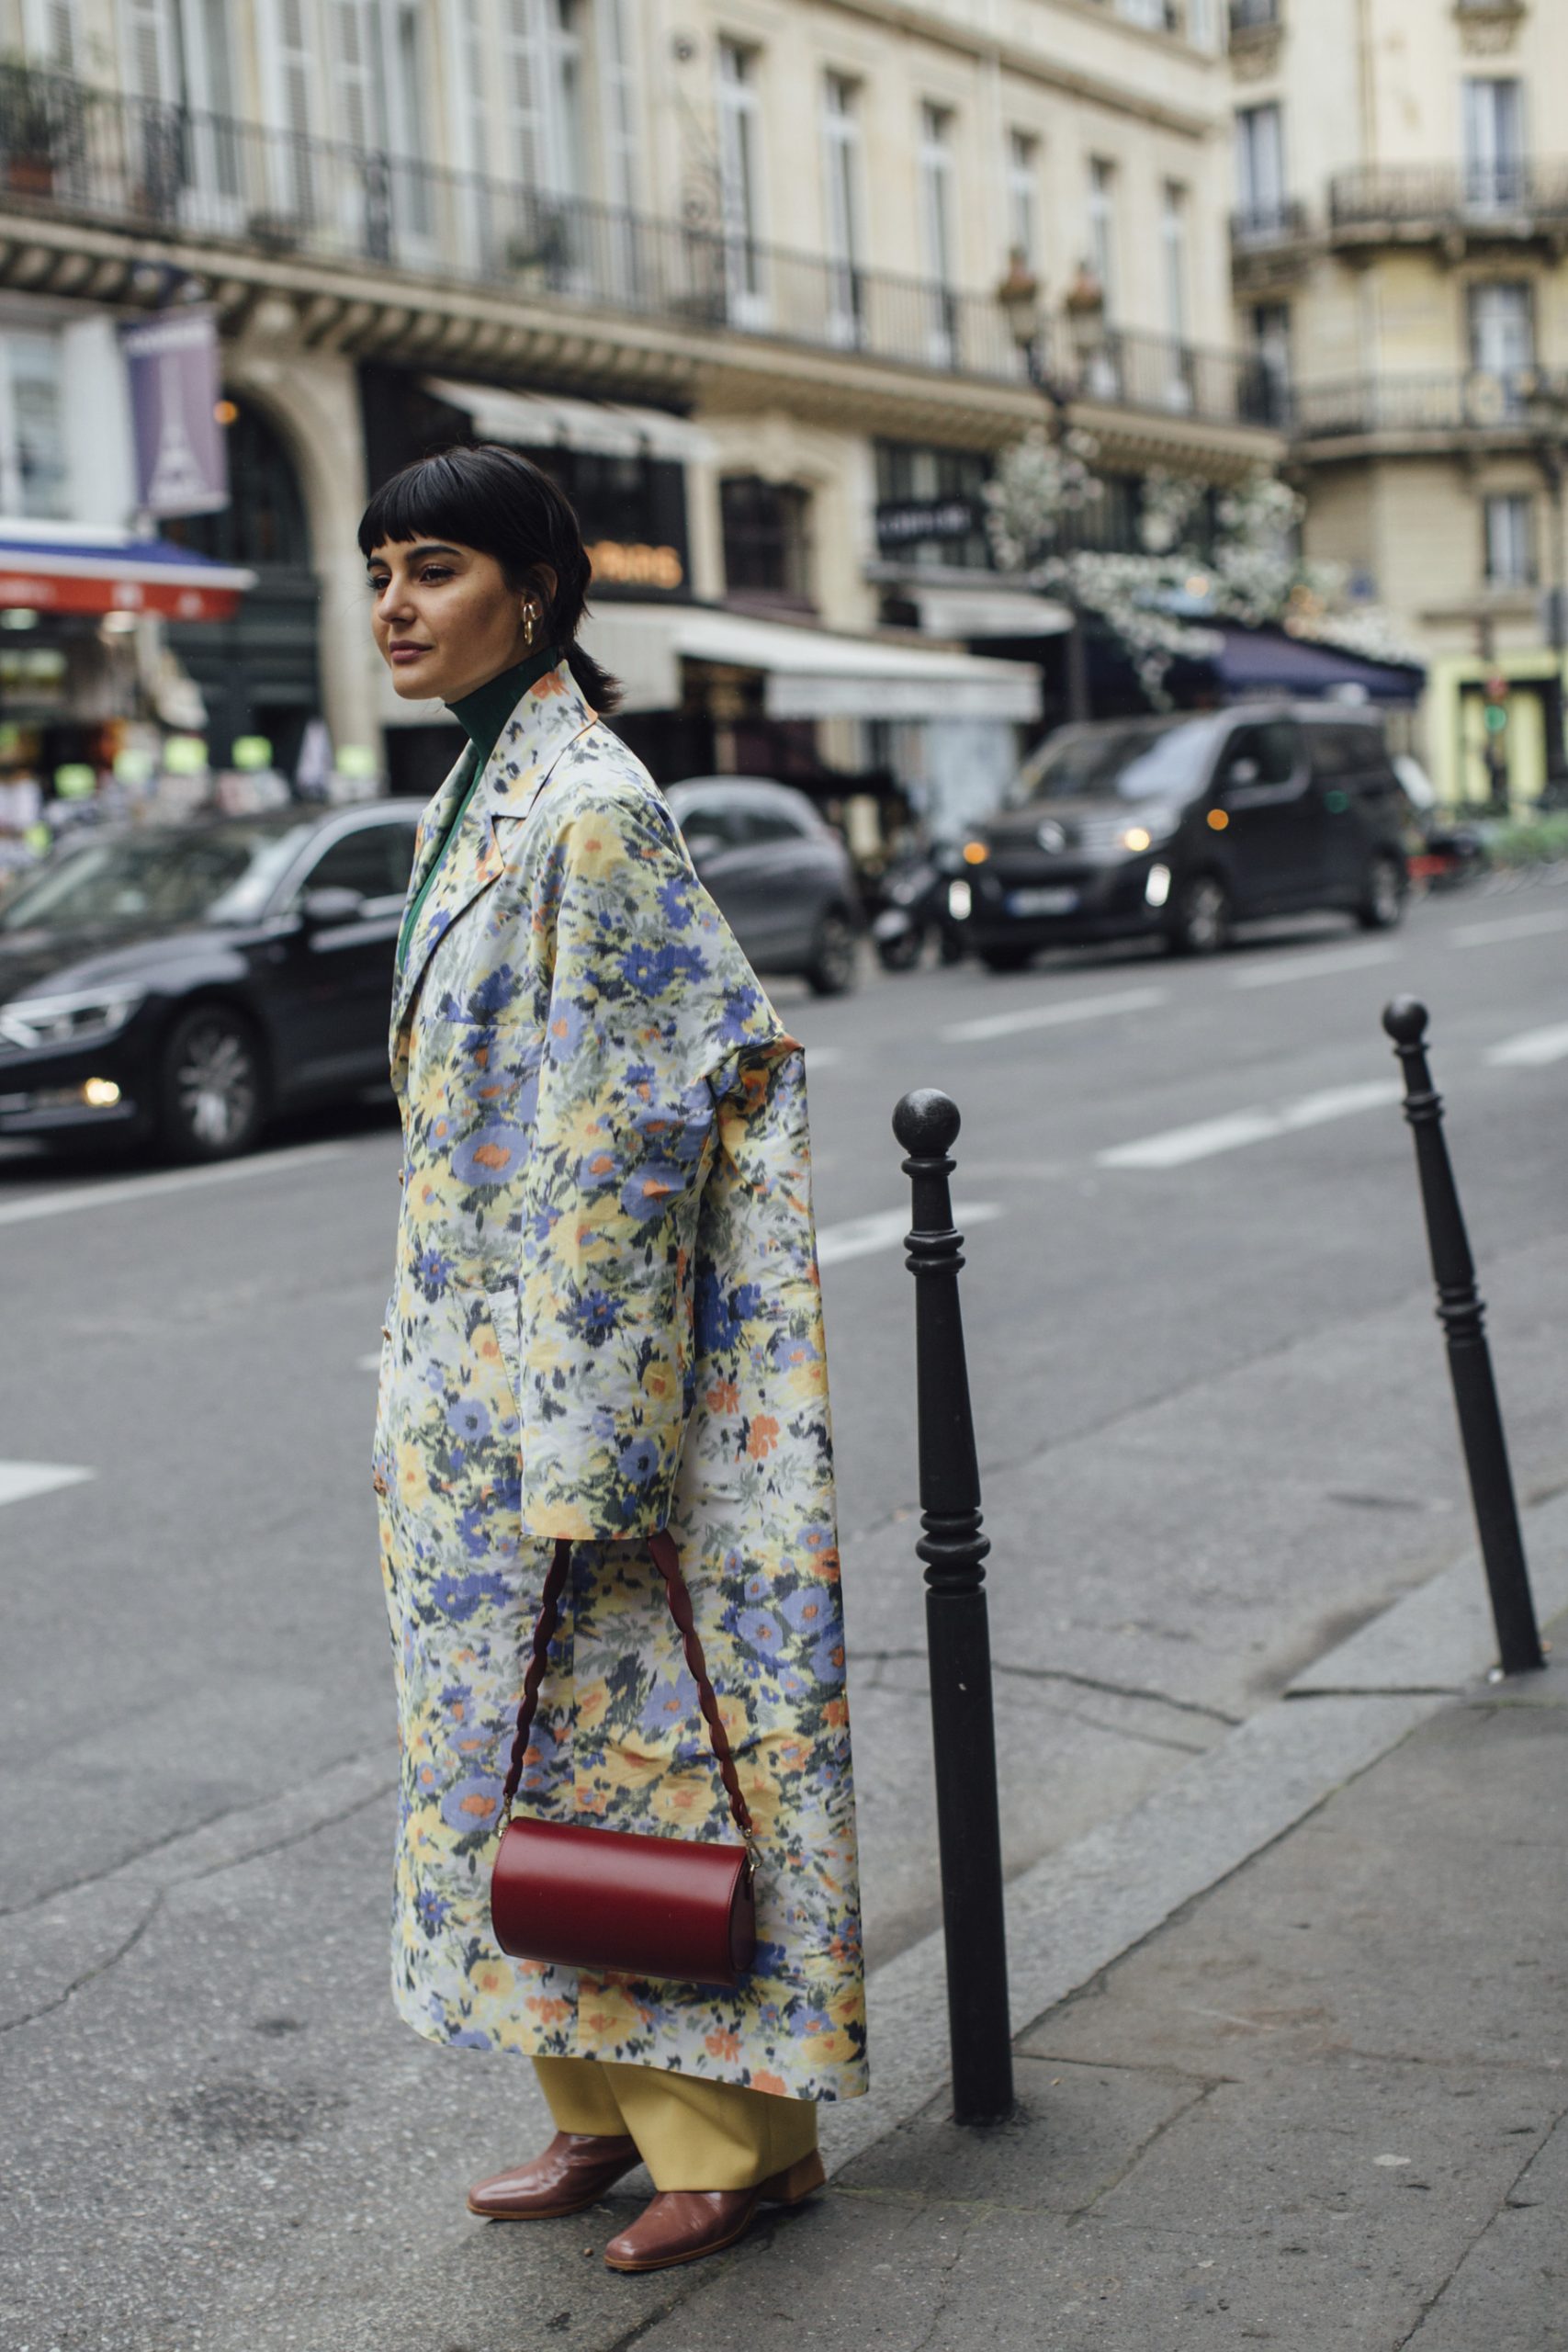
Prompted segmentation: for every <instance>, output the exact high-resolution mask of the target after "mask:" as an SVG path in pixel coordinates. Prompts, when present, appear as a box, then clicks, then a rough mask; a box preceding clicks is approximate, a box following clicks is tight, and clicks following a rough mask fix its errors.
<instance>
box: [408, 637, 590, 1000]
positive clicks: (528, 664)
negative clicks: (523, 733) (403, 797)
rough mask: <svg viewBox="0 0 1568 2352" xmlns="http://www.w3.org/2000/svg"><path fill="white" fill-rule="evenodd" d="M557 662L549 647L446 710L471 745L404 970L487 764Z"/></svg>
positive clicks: (418, 898)
mask: <svg viewBox="0 0 1568 2352" xmlns="http://www.w3.org/2000/svg"><path fill="white" fill-rule="evenodd" d="M559 660H560V648H559V646H558V645H547V646H545V647H543V648H542V649H541V650H540V651H539V652H537V653H531V654H529V656H528V658H527V660H526V661H525V662H513V665H512V667H511V669H510V670H502V672H501V673H500V675H499V676H498V677H494V678H491V679H490V680H488V681H487V683H486V684H484V685H482V686H476V687H475V688H474V691H473V693H472V694H471V695H463V696H462V698H461V699H460V700H459V701H457V702H449V703H448V704H447V706H446V707H447V709H448V710H449V711H450V712H451V714H452V716H453V718H455V719H456V720H457V723H458V725H459V726H460V727H461V728H462V729H463V732H464V733H465V734H466V735H467V737H468V749H467V751H466V752H464V753H463V762H464V765H463V767H462V770H461V771H460V773H459V775H458V778H457V782H458V785H459V786H460V787H462V788H463V789H462V797H461V798H460V799H459V800H458V802H457V806H456V808H455V809H454V810H453V812H452V817H451V820H450V821H449V822H448V824H447V827H446V831H445V832H444V833H443V834H442V836H441V842H440V845H439V847H438V848H437V849H436V852H435V854H434V857H433V858H432V859H431V861H430V865H429V866H428V867H427V869H426V872H425V876H424V880H423V882H422V883H421V884H420V886H419V889H418V892H417V894H416V895H415V897H414V899H413V900H412V903H411V905H410V907H409V909H408V911H407V913H406V914H405V915H404V917H403V924H402V929H401V931H400V933H399V934H398V964H399V967H401V965H402V961H403V957H404V956H406V955H407V953H408V944H409V941H410V940H411V939H412V936H413V931H414V926H415V924H416V923H417V922H418V921H419V917H420V910H421V908H422V907H423V904H424V902H425V899H427V898H428V897H429V895H430V888H431V885H432V883H433V882H434V879H435V877H436V876H437V875H438V874H439V873H440V871H441V868H442V866H443V865H444V864H445V863H446V853H447V851H448V850H449V849H450V848H451V846H452V843H453V842H454V841H455V840H456V838H457V829H458V827H459V826H460V825H461V823H462V821H463V820H464V818H465V817H466V816H467V815H468V803H469V801H470V800H471V799H472V798H473V797H474V792H475V789H476V787H477V786H478V784H479V778H480V776H481V775H483V774H484V771H485V762H486V761H487V760H488V759H489V757H490V755H491V752H493V751H494V749H495V747H496V745H497V744H498V743H499V742H500V741H501V730H502V728H503V727H504V726H505V724H506V722H507V720H508V719H509V718H511V716H512V714H513V711H514V710H515V709H516V707H517V706H518V704H519V703H520V702H521V701H522V699H523V697H524V695H525V694H526V693H527V691H528V689H529V687H530V686H534V685H537V684H538V682H539V680H540V679H541V678H542V677H543V676H544V674H545V673H546V671H547V670H553V669H554V668H555V666H556V664H557V662H558V661H559Z"/></svg>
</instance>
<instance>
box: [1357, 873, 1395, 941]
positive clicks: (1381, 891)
mask: <svg viewBox="0 0 1568 2352" xmlns="http://www.w3.org/2000/svg"><path fill="white" fill-rule="evenodd" d="M1406 888H1407V884H1406V879H1405V871H1404V865H1402V864H1401V862H1400V860H1399V859H1398V858H1396V857H1386V856H1385V857H1374V858H1373V860H1372V862H1371V865H1369V866H1368V868H1367V885H1366V891H1365V894H1364V896H1363V897H1362V899H1361V902H1360V904H1359V907H1358V908H1357V909H1356V921H1357V922H1359V924H1360V926H1361V929H1362V930H1363V931H1392V930H1393V927H1394V924H1395V923H1396V922H1398V921H1399V919H1400V917H1401V915H1403V914H1404V897H1405V890H1406Z"/></svg>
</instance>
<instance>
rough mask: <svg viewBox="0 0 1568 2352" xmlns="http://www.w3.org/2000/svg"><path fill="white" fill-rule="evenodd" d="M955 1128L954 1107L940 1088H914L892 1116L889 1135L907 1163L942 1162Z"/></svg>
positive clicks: (951, 1141) (950, 1098)
mask: <svg viewBox="0 0 1568 2352" xmlns="http://www.w3.org/2000/svg"><path fill="white" fill-rule="evenodd" d="M958 1128H959V1114H958V1105H957V1103H955V1102H954V1101H953V1097H952V1095H951V1094H944V1093H943V1092H942V1089H941V1087H940V1086H917V1087H916V1088H915V1090H914V1091H913V1092H912V1093H910V1094H906V1095H905V1096H904V1097H903V1098H902V1100H901V1101H900V1103H899V1104H898V1107H897V1110H896V1111H895V1112H894V1114H893V1132H894V1134H895V1135H896V1136H897V1138H898V1140H899V1142H900V1143H901V1144H902V1145H903V1147H904V1148H905V1150H906V1151H907V1152H908V1155H909V1158H910V1159H943V1158H945V1156H946V1155H947V1153H948V1152H950V1151H951V1150H952V1148H953V1144H954V1142H955V1141H956V1140H957V1136H958Z"/></svg>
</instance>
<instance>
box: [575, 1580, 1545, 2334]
mask: <svg viewBox="0 0 1568 2352" xmlns="http://www.w3.org/2000/svg"><path fill="white" fill-rule="evenodd" d="M1555 1631H1556V1644H1555V1653H1554V1654H1555V1656H1556V1657H1558V1658H1559V1659H1562V1660H1564V1661H1565V1663H1562V1664H1558V1665H1557V1666H1555V1667H1554V1668H1549V1670H1548V1672H1547V1673H1546V1674H1545V1675H1544V1676H1540V1677H1536V1678H1532V1679H1530V1681H1529V1683H1524V1684H1519V1685H1515V1686H1511V1687H1497V1686H1487V1685H1485V1684H1483V1685H1481V1686H1479V1687H1478V1688H1476V1689H1474V1690H1473V1691H1471V1692H1470V1693H1469V1694H1467V1695H1466V1696H1465V1697H1464V1698H1462V1699H1461V1700H1459V1701H1457V1702H1453V1703H1451V1704H1450V1705H1449V1706H1447V1707H1445V1708H1444V1709H1443V1710H1442V1711H1441V1712H1440V1713H1437V1714H1435V1715H1432V1716H1430V1717H1429V1718H1428V1719H1427V1721H1426V1722H1425V1723H1423V1724H1420V1725H1419V1726H1418V1727H1417V1728H1416V1730H1415V1731H1413V1732H1412V1733H1411V1734H1410V1735H1409V1736H1408V1737H1407V1738H1406V1739H1405V1740H1404V1742H1403V1743H1402V1744H1401V1745H1400V1746H1398V1747H1395V1748H1393V1750H1392V1751H1391V1752H1390V1753H1388V1754H1387V1755H1385V1756H1384V1757H1382V1759H1381V1760H1380V1761H1378V1762H1376V1763H1375V1764H1373V1765H1372V1766H1371V1768H1370V1769H1369V1770H1366V1771H1364V1772H1362V1773H1361V1774H1360V1776H1359V1778H1358V1779H1356V1780H1354V1781H1351V1782H1350V1783H1349V1784H1348V1785H1347V1786H1345V1787H1343V1788H1342V1789H1340V1790H1339V1791H1338V1792H1337V1793H1336V1794H1335V1795H1333V1796H1331V1797H1330V1798H1329V1799H1328V1800H1327V1802H1326V1803H1325V1804H1323V1805H1321V1806H1320V1807H1319V1808H1318V1809H1317V1810H1316V1811H1315V1812H1314V1813H1312V1814H1310V1815H1308V1816H1307V1818H1305V1819H1304V1820H1303V1821H1302V1822H1301V1823H1300V1824H1299V1826H1296V1827H1295V1828H1293V1829H1292V1830H1291V1831H1290V1832H1289V1834H1288V1835H1286V1836H1285V1837H1283V1838H1280V1839H1279V1840H1278V1841H1277V1842H1276V1843H1274V1844H1273V1845H1271V1846H1270V1847H1269V1848H1268V1849H1266V1850H1265V1851H1263V1852H1261V1853H1259V1854H1258V1855H1257V1856H1256V1857H1255V1858H1254V1859H1253V1860H1250V1861H1248V1862H1247V1863H1246V1864H1245V1865H1244V1866H1243V1867H1242V1868H1241V1869H1240V1870H1238V1871H1235V1873H1234V1874H1233V1875H1232V1876H1230V1877H1229V1878H1228V1879H1226V1880H1225V1881H1224V1882H1223V1883H1221V1884H1219V1885H1217V1886H1216V1887H1215V1888H1214V1889H1213V1891H1212V1892H1211V1893H1208V1894H1203V1895H1201V1896H1200V1897H1199V1898H1198V1899H1197V1900H1196V1901H1194V1902H1192V1903H1190V1905H1187V1906H1186V1908H1185V1909H1184V1910H1183V1911H1181V1912H1180V1913H1179V1914H1178V1915H1177V1916H1176V1917H1174V1918H1173V1919H1171V1920H1170V1921H1169V1922H1168V1924H1167V1925H1166V1926H1165V1927H1163V1928H1159V1929H1158V1930H1157V1931H1156V1933H1154V1934H1153V1935H1151V1936H1149V1937H1148V1938H1147V1939H1145V1940H1144V1941H1143V1942H1142V1943H1140V1944H1138V1945H1137V1946H1135V1947H1134V1949H1133V1950H1132V1951H1129V1952H1128V1953H1127V1954H1126V1955H1125V1956H1124V1957H1123V1958H1122V1959H1120V1960H1118V1961H1116V1962H1114V1963H1113V1964H1112V1965H1111V1966H1110V1967H1108V1968H1107V1969H1105V1970H1104V1971H1103V1972H1102V1973H1100V1975H1098V1976H1097V1977H1096V1978H1095V1979H1094V1980H1093V1981H1092V1982H1091V1983H1090V1984H1089V1985H1086V1986H1085V1987H1084V1989H1083V1990H1082V1991H1081V1992H1079V1993H1077V1994H1076V1995H1074V1996H1072V1997H1071V1998H1069V1999H1067V2000H1066V2001H1064V2002H1062V2003H1061V2004H1059V2005H1058V2006H1057V2007H1054V2008H1050V2009H1047V2010H1046V2011H1045V2012H1044V2014H1043V2015H1042V2016H1041V2017H1039V2018H1036V2019H1035V2021H1034V2022H1033V2023H1032V2025H1031V2026H1030V2027H1029V2028H1028V2030H1026V2031H1025V2032H1024V2033H1023V2034H1021V2036H1020V2038H1019V2041H1018V2086H1019V2093H1020V2111H1019V2115H1018V2118H1017V2120H1015V2121H1014V2122H1012V2123H1010V2124H1008V2125H1005V2126H1002V2127H1000V2128H998V2129H995V2130H992V2131H957V2130H956V2129H955V2128H954V2127H953V2125H952V2124H951V2123H950V2122H949V2121H948V2120H947V2102H946V2098H945V2096H944V2097H942V2098H937V2099H934V2100H932V2101H931V2104H930V2105H929V2106H928V2107H927V2108H926V2109H924V2110H923V2112H921V2113H920V2114H919V2115H918V2116H917V2117H915V2118H914V2119H913V2120H911V2121H909V2122H908V2123H906V2124H904V2125H902V2126H901V2127H900V2128H898V2129H897V2131H894V2132H892V2133H891V2134H889V2135H888V2136H887V2137H886V2139H884V2140H882V2141H880V2142H878V2143H875V2144H874V2145H873V2146H871V2147H869V2148H867V2149H866V2150H864V2151H863V2153H862V2154H859V2155H858V2156H856V2157H855V2158H853V2160H852V2162H851V2163H850V2164H849V2165H846V2166H845V2167H844V2168H843V2169H842V2170H841V2171H840V2172H839V2173H838V2174H837V2175H836V2176H835V2177H834V2179H833V2181H832V2183H831V2186H830V2188H829V2191H828V2193H827V2194H826V2196H824V2197H823V2198H821V2199H818V2201H817V2203H816V2205H815V2206H814V2207H813V2208H811V2209H808V2210H807V2211H805V2212H803V2213H801V2214H799V2215H795V2216H781V2217H780V2218H779V2219H778V2220H777V2221H776V2222H773V2223H772V2224H771V2225H769V2226H767V2227H766V2228H763V2229H761V2230H760V2231H758V2232H757V2233H755V2234H754V2236H753V2238H752V2239H751V2240H750V2242H749V2243H748V2245H746V2246H745V2247H744V2248H742V2249H740V2250H739V2251H738V2252H737V2253H736V2254H735V2255H733V2256H729V2257H728V2258H727V2262H726V2266H725V2267H724V2268H723V2269H722V2270H718V2269H717V2267H715V2271H714V2272H713V2273H711V2274H710V2275H709V2277H708V2278H705V2279H704V2280H703V2281H702V2282H701V2283H700V2284H695V2285H694V2289H693V2291H692V2292H691V2293H690V2294H689V2295H686V2296H682V2298H681V2300H680V2301H679V2303H678V2304H677V2305H676V2307H675V2308H673V2309H672V2310H670V2311H668V2312H667V2314H666V2316H664V2317H663V2318H662V2319H661V2320H659V2321H655V2323H654V2324H652V2325H651V2326H648V2325H647V2324H646V2322H645V2324H644V2325H643V2327H642V2328H640V2329H639V2328H637V2315H636V2314H635V2313H632V2312H628V2314H627V2318H628V2326H629V2328H630V2330H631V2331H632V2333H631V2334H629V2335H626V2336H623V2337H621V2338H619V2339H618V2342H619V2343H622V2344H624V2343H627V2342H629V2341H631V2340H633V2336H634V2335H635V2341H636V2343H637V2347H638V2352H736V2348H737V2347H739V2346H745V2347H746V2352H786V2347H788V2352H798V2347H799V2346H800V2345H801V2344H802V2342H803V2341H809V2342H810V2343H812V2344H813V2345H815V2346H822V2347H824V2352H838V2348H839V2347H843V2352H852V2348H853V2352H859V2347H862V2346H874V2347H875V2352H981V2347H987V2352H990V2348H991V2347H996V2348H997V2352H1015V2347H1017V2352H1023V2348H1024V2347H1032V2346H1052V2347H1060V2352H1090V2347H1092V2352H1187V2347H1189V2346H1191V2347H1194V2352H1196V2347H1199V2346H1201V2347H1202V2352H1228V2348H1229V2347H1231V2346H1238V2347H1239V2346H1251V2345H1269V2346H1274V2347H1276V2352H1338V2347H1341V2346H1344V2347H1354V2352H1395V2347H1404V2346H1409V2347H1411V2352H1562V2347H1568V2063H1565V2056H1568V2049H1565V2044H1568V2037H1565V2034H1564V2018H1565V2015H1568V2004H1565V2000H1564V1994H1565V1991H1568V1948H1565V1942H1564V1926H1565V1923H1568V1905H1565V1896H1568V1875H1565V1872H1564V1843H1565V1839H1564V1826H1565V1823H1568V1619H1560V1620H1559V1622H1558V1624H1557V1626H1556V1629H1555ZM671 2283H673V2280H671ZM606 2352H608V2346H606Z"/></svg>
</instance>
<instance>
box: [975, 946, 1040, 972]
mask: <svg viewBox="0 0 1568 2352" xmlns="http://www.w3.org/2000/svg"><path fill="white" fill-rule="evenodd" d="M1033 954H1034V950H1033V948H1032V947H982V948H981V950H980V961H981V963H982V964H984V966H985V967H986V969H987V972H1021V971H1022V969H1023V967H1024V966H1025V965H1026V964H1027V963H1029V962H1030V961H1031V959H1032V956H1033Z"/></svg>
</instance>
